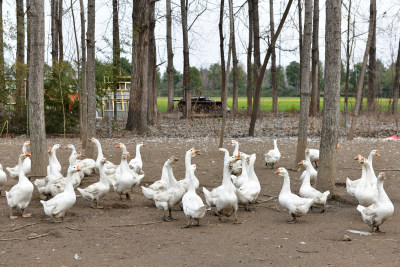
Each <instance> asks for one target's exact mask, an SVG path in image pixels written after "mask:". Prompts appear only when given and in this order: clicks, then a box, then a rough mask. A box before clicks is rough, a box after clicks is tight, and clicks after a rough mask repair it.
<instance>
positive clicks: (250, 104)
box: [247, 0, 253, 116]
mask: <svg viewBox="0 0 400 267" xmlns="http://www.w3.org/2000/svg"><path fill="white" fill-rule="evenodd" d="M247 5H248V9H249V45H248V47H247V115H248V116H250V115H251V113H252V110H253V77H252V76H253V66H252V62H251V55H252V52H253V2H252V0H248V2H247Z"/></svg>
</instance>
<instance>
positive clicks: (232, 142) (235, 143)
mask: <svg viewBox="0 0 400 267" xmlns="http://www.w3.org/2000/svg"><path fill="white" fill-rule="evenodd" d="M229 144H230V145H232V146H236V145H237V144H238V141H236V140H231V141H230V142H229Z"/></svg>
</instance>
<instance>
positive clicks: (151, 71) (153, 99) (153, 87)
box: [147, 1, 157, 125]
mask: <svg viewBox="0 0 400 267" xmlns="http://www.w3.org/2000/svg"><path fill="white" fill-rule="evenodd" d="M155 27H156V19H155V2H154V1H152V2H150V4H149V65H148V78H147V81H148V87H149V90H148V93H149V98H148V101H149V104H148V105H149V108H148V111H147V122H148V124H149V125H153V124H154V121H155V119H156V116H157V84H156V75H157V74H156V68H157V67H156V65H157V58H156V37H155Z"/></svg>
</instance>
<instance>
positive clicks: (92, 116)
mask: <svg viewBox="0 0 400 267" xmlns="http://www.w3.org/2000/svg"><path fill="white" fill-rule="evenodd" d="M95 2H96V1H95V0H88V8H87V14H88V15H87V16H88V24H87V25H88V26H87V27H88V29H87V35H86V37H87V39H86V42H87V92H88V94H87V135H88V137H89V138H92V137H95V136H96V75H95V68H96V66H95V25H96V24H95V23H96V13H95V12H96V9H95ZM85 154H86V156H87V157H88V158H93V157H94V145H93V143H92V142H88V143H87V145H86V149H85Z"/></svg>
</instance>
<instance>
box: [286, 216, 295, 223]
mask: <svg viewBox="0 0 400 267" xmlns="http://www.w3.org/2000/svg"><path fill="white" fill-rule="evenodd" d="M291 215H292V219H291V220H288V223H297V219H296V215H293V214H291Z"/></svg>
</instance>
